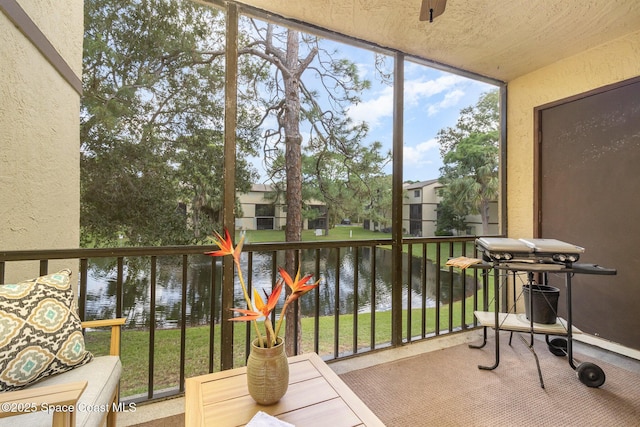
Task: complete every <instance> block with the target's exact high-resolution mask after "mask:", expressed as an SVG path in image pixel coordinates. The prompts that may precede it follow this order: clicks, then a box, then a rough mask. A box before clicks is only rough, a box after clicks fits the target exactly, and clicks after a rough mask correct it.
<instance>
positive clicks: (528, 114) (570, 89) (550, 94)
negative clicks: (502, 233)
mask: <svg viewBox="0 0 640 427" xmlns="http://www.w3.org/2000/svg"><path fill="white" fill-rule="evenodd" d="M638 75H640V32H636V33H633V34H630V35H627V36H625V37H622V38H619V39H617V40H615V41H613V42H610V43H606V44H603V45H601V46H598V47H596V48H594V49H591V50H589V51H586V52H584V53H582V54H580V55H575V56H572V57H569V58H567V59H564V60H562V61H559V62H557V63H555V64H553V65H550V66H548V67H545V68H542V69H540V70H538V71H536V72H533V73H530V74H527V75H525V76H523V77H521V78H518V79H516V80H512V81H511V82H509V83H508V102H507V117H508V123H507V140H508V146H507V147H508V148H507V150H508V153H507V164H508V168H507V183H508V190H507V197H508V199H507V200H508V202H507V203H508V207H507V217H508V234H509V235H510V236H513V237H533V229H534V223H533V221H534V212H533V198H534V194H533V190H534V187H533V178H534V176H533V164H534V158H533V154H534V145H533V144H534V134H533V132H534V128H533V109H534V107H537V106H540V105H544V104H547V103H550V102H553V101H556V100H559V99H563V98H567V97H570V96H572V95H576V94H580V93H583V92H587V91H589V90H592V89H595V88H598V87H601V86H606V85H608V84H612V83H615V82H619V81H622V80H626V79H629V78H632V77H636V76H638Z"/></svg>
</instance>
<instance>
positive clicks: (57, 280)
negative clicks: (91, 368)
mask: <svg viewBox="0 0 640 427" xmlns="http://www.w3.org/2000/svg"><path fill="white" fill-rule="evenodd" d="M70 276H71V270H62V271H59V272H57V273H55V274H49V275H47V276H42V277H38V278H37V279H31V280H27V281H24V282H20V283H17V284H12V285H0V391H9V390H17V389H20V388H23V387H26V386H28V385H30V384H33V383H34V382H37V381H39V380H41V379H43V378H46V377H48V376H51V375H54V374H59V373H62V372H66V371H69V370H71V369H73V368H75V367H77V366H80V365H84V364H85V363H88V362H90V361H91V360H92V359H93V355H92V354H91V353H89V352H88V351H86V350H85V347H84V336H83V335H82V329H81V327H80V318H79V317H78V313H77V307H76V303H75V299H74V295H73V289H72V288H71V281H70Z"/></svg>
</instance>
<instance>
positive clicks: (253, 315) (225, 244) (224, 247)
mask: <svg viewBox="0 0 640 427" xmlns="http://www.w3.org/2000/svg"><path fill="white" fill-rule="evenodd" d="M224 233H225V235H224V238H223V237H222V236H221V235H220V234H219V233H217V232H214V241H215V244H216V245H217V246H218V248H219V249H218V250H217V251H211V252H205V255H209V256H227V255H231V256H232V257H233V261H234V264H235V266H236V268H237V270H238V280H239V281H240V286H241V287H242V293H243V294H244V299H245V301H246V303H247V308H246V309H244V308H232V309H231V310H232V311H235V312H236V313H239V314H241V315H242V316H237V317H232V318H231V319H229V320H232V321H241V322H242V321H244V322H247V321H250V322H251V323H253V325H254V329H255V332H256V336H257V337H258V342H259V344H260V347H273V346H274V345H275V344H276V340H277V338H278V337H279V336H280V335H279V333H280V327H281V326H282V321H283V320H284V318H285V315H286V310H287V308H288V307H289V304H291V303H292V302H294V301H296V300H297V299H298V298H300V297H301V296H302V295H304V294H306V293H307V292H309V291H310V290H312V289H314V288H316V287H318V285H319V284H320V281H319V280H318V281H317V282H315V283H314V284H310V285H308V284H307V282H308V281H309V280H311V278H312V277H313V275H311V274H306V275H304V276H303V277H300V267H299V266H298V271H297V273H296V276H295V278H293V279H292V278H291V276H290V275H289V273H287V271H286V270H285V269H284V268H282V267H278V271H279V273H280V278H279V279H278V281H277V282H276V285H275V287H274V288H273V290H272V291H271V294H270V295H267V293H266V291H265V296H266V297H267V301H266V303H265V302H264V300H263V299H262V297H261V296H260V293H259V292H258V291H257V290H256V289H254V290H253V298H254V300H255V308H254V306H253V304H252V302H251V298H249V293H248V292H247V287H246V285H245V282H244V276H243V275H242V269H241V268H240V255H241V254H242V245H243V244H244V236H242V237H241V238H240V241H239V242H238V244H237V245H236V247H235V248H234V246H233V242H232V240H231V235H230V234H229V231H228V230H226V229H225V230H224ZM284 284H286V285H287V286H289V288H290V289H291V293H290V294H289V296H288V297H287V298H286V299H285V301H284V305H283V306H282V311H281V313H280V317H279V318H278V322H277V323H276V328H275V330H274V329H273V324H272V322H271V318H270V316H269V315H270V314H271V312H272V311H273V310H274V309H275V308H276V304H277V303H278V301H279V299H280V294H281V293H282V289H283V287H284ZM262 317H264V328H265V335H266V340H265V339H263V336H262V334H261V333H260V328H259V327H258V320H260V318H262Z"/></svg>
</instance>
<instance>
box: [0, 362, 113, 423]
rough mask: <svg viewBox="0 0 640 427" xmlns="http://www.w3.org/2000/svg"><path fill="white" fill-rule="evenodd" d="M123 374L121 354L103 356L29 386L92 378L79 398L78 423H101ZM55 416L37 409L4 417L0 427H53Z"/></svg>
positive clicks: (42, 385)
mask: <svg viewBox="0 0 640 427" xmlns="http://www.w3.org/2000/svg"><path fill="white" fill-rule="evenodd" d="M121 374H122V364H121V363H120V358H119V357H118V356H100V357H96V358H94V359H93V361H91V362H89V363H88V364H86V365H83V366H80V367H77V368H75V369H73V370H71V371H68V372H65V373H62V374H59V375H54V376H52V377H49V378H47V379H45V380H42V381H40V382H38V383H36V384H34V385H32V386H30V387H29V388H35V387H44V386H48V385H54V384H64V383H72V382H76V381H88V384H87V388H86V389H85V390H84V392H83V393H82V395H81V396H80V400H78V405H77V411H76V426H86V427H99V426H101V425H102V424H103V423H104V419H105V417H106V415H107V408H108V409H109V410H110V409H112V408H111V397H112V396H113V393H114V391H115V390H116V387H117V386H118V383H119V381H120V375H121ZM52 420H53V414H48V413H46V412H36V413H32V414H24V415H16V416H14V417H9V418H0V427H4V426H7V427H17V426H29V427H32V426H33V427H39V426H42V427H50V426H51V422H52Z"/></svg>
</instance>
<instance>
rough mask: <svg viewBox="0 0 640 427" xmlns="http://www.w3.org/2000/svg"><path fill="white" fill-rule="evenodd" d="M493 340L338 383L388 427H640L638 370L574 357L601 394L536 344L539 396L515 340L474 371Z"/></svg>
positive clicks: (179, 424) (174, 421)
mask: <svg viewBox="0 0 640 427" xmlns="http://www.w3.org/2000/svg"><path fill="white" fill-rule="evenodd" d="M523 336H525V337H527V338H528V335H526V334H524V335H523ZM491 337H492V333H491V334H490V339H489V342H488V343H487V345H486V346H485V347H484V348H482V349H470V348H469V347H468V346H467V345H466V344H464V345H457V346H454V347H449V348H446V349H444V350H436V351H432V352H428V353H422V354H419V355H417V356H413V357H407V358H403V359H399V360H396V361H393V362H387V363H383V364H379V365H375V366H372V367H368V368H364V369H359V370H355V371H350V372H347V373H344V374H341V375H340V377H341V378H342V380H343V381H344V382H345V383H347V385H348V386H349V387H350V388H351V389H352V390H353V391H354V392H355V393H356V394H357V395H358V396H359V397H360V398H361V399H362V400H363V401H364V403H365V404H366V405H367V406H369V408H371V409H372V410H373V412H375V414H376V415H377V416H378V417H379V418H380V419H381V420H382V421H383V422H384V423H385V424H386V425H387V426H388V427H396V426H397V427H405V426H419V427H421V426H465V427H467V426H473V427H483V426H491V427H494V426H514V427H515V426H518V427H521V426H535V427H538V426H554V427H555V426H563V427H566V426H579V427H591V426H593V427H595V426H598V427H601V426H603V427H608V426H616V427H618V426H625V427H627V426H639V427H640V369H637V365H634V366H633V367H630V366H628V368H629V369H630V370H627V369H624V368H621V367H618V366H613V365H611V364H609V363H606V362H602V361H600V360H596V359H594V358H591V357H585V356H582V355H580V354H578V353H574V359H576V364H578V363H579V362H593V363H596V364H597V365H598V366H600V367H601V368H602V369H603V370H604V372H605V374H606V381H605V383H604V384H603V385H602V386H601V387H600V388H589V387H587V386H586V385H584V384H582V383H581V382H580V381H579V380H578V378H577V375H576V373H575V371H574V370H573V369H572V368H571V367H570V366H569V363H568V361H567V358H566V357H556V356H554V355H552V354H551V353H550V352H549V351H548V350H547V346H546V344H545V343H544V341H540V340H537V341H536V343H535V350H536V354H537V355H538V358H539V360H540V365H541V370H542V377H543V379H544V384H545V388H544V389H543V388H541V387H540V381H539V379H538V371H537V369H536V364H535V359H534V356H533V354H532V353H531V352H530V351H529V349H528V348H527V346H526V344H525V343H524V342H522V341H521V340H520V339H519V338H517V335H514V338H513V342H512V345H511V346H509V345H508V338H509V335H508V333H503V336H502V337H501V341H500V342H501V351H500V365H499V366H498V367H497V368H496V369H495V370H493V371H486V370H480V369H478V367H477V366H478V364H482V365H492V364H493V362H494V360H495V359H494V341H493V339H492V338H491ZM612 363H613V362H612ZM621 366H625V365H624V364H622V365H621ZM184 425H185V423H184V414H178V415H174V416H170V417H167V418H162V419H158V420H154V421H150V422H146V423H142V424H137V425H136V426H135V427H183V426H184ZM216 427H218V426H217V425H216ZM221 427H222V426H221ZM297 427H305V426H297Z"/></svg>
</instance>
